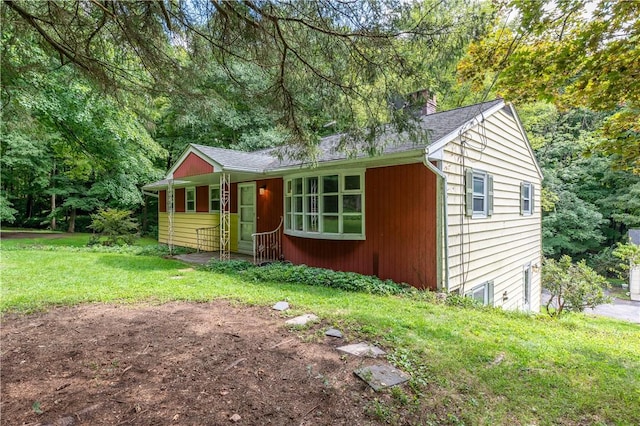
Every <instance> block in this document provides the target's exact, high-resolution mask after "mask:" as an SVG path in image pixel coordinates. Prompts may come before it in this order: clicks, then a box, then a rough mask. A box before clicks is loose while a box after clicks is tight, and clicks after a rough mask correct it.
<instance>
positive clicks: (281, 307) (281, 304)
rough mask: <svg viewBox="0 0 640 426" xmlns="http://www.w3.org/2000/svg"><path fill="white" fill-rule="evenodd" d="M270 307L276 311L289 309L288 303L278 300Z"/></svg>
mask: <svg viewBox="0 0 640 426" xmlns="http://www.w3.org/2000/svg"><path fill="white" fill-rule="evenodd" d="M272 308H273V309H275V310H276V311H286V310H287V309H289V303H288V302H278V303H276V304H275V305H273V306H272Z"/></svg>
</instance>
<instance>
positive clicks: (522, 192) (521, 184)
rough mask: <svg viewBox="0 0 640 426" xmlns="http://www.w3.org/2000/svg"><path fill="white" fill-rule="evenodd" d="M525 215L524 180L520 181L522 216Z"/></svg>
mask: <svg viewBox="0 0 640 426" xmlns="http://www.w3.org/2000/svg"><path fill="white" fill-rule="evenodd" d="M522 215H524V182H520V216H522Z"/></svg>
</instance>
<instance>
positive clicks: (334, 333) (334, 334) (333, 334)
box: [324, 328, 342, 339]
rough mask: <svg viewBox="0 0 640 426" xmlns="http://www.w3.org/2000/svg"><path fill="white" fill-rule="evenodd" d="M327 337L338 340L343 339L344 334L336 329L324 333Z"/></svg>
mask: <svg viewBox="0 0 640 426" xmlns="http://www.w3.org/2000/svg"><path fill="white" fill-rule="evenodd" d="M324 335H325V336H329V337H337V338H338V339H342V332H341V331H340V330H337V329H335V328H330V329H328V330H327V331H325V332H324Z"/></svg>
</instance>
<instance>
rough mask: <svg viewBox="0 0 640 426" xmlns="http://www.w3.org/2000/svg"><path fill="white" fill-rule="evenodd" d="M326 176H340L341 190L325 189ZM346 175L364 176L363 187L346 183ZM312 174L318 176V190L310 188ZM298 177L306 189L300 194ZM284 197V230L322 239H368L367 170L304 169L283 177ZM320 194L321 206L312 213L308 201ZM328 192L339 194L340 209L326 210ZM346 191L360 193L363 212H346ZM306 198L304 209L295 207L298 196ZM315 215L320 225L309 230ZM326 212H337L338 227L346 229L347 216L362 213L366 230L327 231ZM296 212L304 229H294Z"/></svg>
mask: <svg viewBox="0 0 640 426" xmlns="http://www.w3.org/2000/svg"><path fill="white" fill-rule="evenodd" d="M326 176H338V191H337V192H330V193H327V192H325V191H324V188H323V185H324V184H322V179H323V177H326ZM346 176H359V177H360V188H359V189H346V185H345V177H346ZM309 178H317V182H318V184H317V192H315V193H314V192H309V188H308V187H307V185H308V182H309ZM296 179H301V180H302V192H301V193H300V194H294V192H295V191H294V181H295V180H296ZM283 185H284V188H283V192H284V196H283V200H284V206H283V211H284V215H285V225H284V233H285V234H286V235H291V236H295V237H302V238H313V239H319V240H365V239H366V213H365V192H366V190H365V170H363V169H356V170H350V171H347V172H338V171H326V172H319V173H303V174H295V175H291V176H288V177H286V178H285V179H284V180H283ZM314 195H315V196H316V197H317V200H316V202H317V209H316V212H313V213H310V212H309V211H307V210H308V205H309V204H308V202H311V200H310V199H311V198H313V196H314ZM325 195H335V196H337V197H338V211H337V212H336V213H330V214H327V213H326V212H323V206H324V196H325ZM345 195H360V212H356V213H345V212H344V201H343V200H344V196H345ZM298 197H299V198H301V199H302V211H301V212H297V211H296V210H295V209H294V208H293V207H294V206H293V203H294V200H295V198H298ZM288 203H291V208H290V209H288V208H287V206H288ZM313 215H316V216H317V224H318V225H317V226H318V231H309V230H307V226H308V222H307V219H308V217H311V216H313ZM323 215H324V216H334V215H335V216H337V217H338V229H339V230H343V229H344V228H343V227H344V219H345V217H349V216H354V217H355V216H359V217H361V223H362V232H361V233H360V234H346V233H344V232H339V233H330V232H323V230H322V227H323V220H322V218H323ZM296 216H301V217H302V230H295V229H293V224H294V218H295V217H296Z"/></svg>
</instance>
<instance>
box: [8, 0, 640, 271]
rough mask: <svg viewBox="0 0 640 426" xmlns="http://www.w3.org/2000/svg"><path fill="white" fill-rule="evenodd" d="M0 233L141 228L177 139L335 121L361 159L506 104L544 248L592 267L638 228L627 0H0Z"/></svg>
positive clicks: (204, 139)
mask: <svg viewBox="0 0 640 426" xmlns="http://www.w3.org/2000/svg"><path fill="white" fill-rule="evenodd" d="M0 7H1V11H0V13H1V15H0V16H1V19H2V51H1V55H2V57H1V75H0V76H1V85H2V87H1V89H2V90H1V105H0V106H1V108H2V109H1V111H2V122H1V123H0V131H1V136H0V137H1V139H0V143H1V146H0V149H1V151H0V154H1V157H0V166H1V171H0V180H1V181H0V220H1V222H2V226H3V227H6V226H9V225H10V226H16V227H29V228H50V229H58V230H64V231H68V232H74V231H85V230H87V226H88V225H89V224H90V214H91V213H95V212H96V211H97V210H98V209H100V208H107V207H112V208H119V209H129V210H133V211H135V212H136V214H137V215H138V216H139V219H140V223H141V225H142V230H143V231H144V232H146V233H148V234H154V233H155V232H157V223H156V221H155V219H154V218H155V215H156V210H157V205H156V201H155V199H154V198H152V197H145V196H144V195H143V193H142V191H141V187H142V185H144V184H146V183H149V182H152V181H155V180H158V179H161V178H162V177H163V175H164V173H165V172H166V170H167V169H168V168H169V166H170V165H171V164H172V163H173V162H174V161H175V160H176V159H177V157H178V156H179V155H180V153H181V152H182V151H183V150H184V149H185V147H186V146H187V144H189V143H200V144H204V145H211V146H220V147H225V148H233V149H240V150H254V149H259V148H265V147H273V146H279V147H281V149H282V151H281V152H282V155H289V156H298V157H305V158H310V159H313V156H314V147H315V146H316V144H317V142H318V140H319V138H320V137H322V136H325V135H328V134H333V133H337V132H345V134H347V135H349V137H348V138H346V139H345V149H349V144H350V143H357V144H359V145H358V146H363V145H364V146H365V147H367V150H368V151H369V153H370V154H371V155H375V153H376V148H377V147H376V136H377V135H378V134H379V132H380V131H381V130H382V129H383V128H384V126H387V125H390V126H394V127H396V128H397V129H400V130H402V129H409V130H410V129H411V128H412V125H413V124H414V122H413V117H414V114H412V113H411V111H410V109H408V108H403V107H401V106H404V105H405V104H406V101H407V99H405V97H404V95H405V94H408V93H411V92H415V91H417V90H420V89H424V88H428V89H429V90H430V91H431V92H432V93H434V94H435V95H436V96H437V99H438V110H445V109H450V108H455V107H458V106H464V105H468V104H472V103H476V102H482V101H484V100H490V99H493V98H495V97H496V96H502V97H504V98H505V99H506V100H507V101H510V102H514V104H515V105H516V108H517V109H518V112H519V113H520V116H521V119H522V121H523V123H524V125H525V127H526V129H527V132H528V136H529V139H530V142H531V144H532V147H533V149H534V151H535V153H536V156H537V159H538V161H539V163H540V166H541V168H542V170H543V173H544V181H543V188H542V209H543V219H542V224H543V251H544V254H545V255H546V256H549V257H555V258H558V257H560V256H561V255H563V254H568V255H570V256H572V257H574V258H585V259H587V261H588V262H589V264H590V265H591V266H592V267H594V268H595V269H596V270H598V271H599V272H600V273H603V274H608V273H609V269H610V268H611V267H612V266H613V265H614V264H615V263H616V262H617V259H615V258H613V257H612V255H611V251H612V248H613V247H614V246H615V244H616V243H618V242H621V241H625V239H626V234H627V231H628V229H630V228H634V227H635V228H638V227H640V137H639V136H640V99H639V98H640V78H639V77H638V76H640V61H639V60H638V58H640V48H639V47H638V46H640V19H639V17H640V2H635V1H624V0H621V1H618V2H608V1H600V2H596V1H594V2H584V1H575V0H556V1H554V2H547V1H542V0H541V1H535V2H531V1H527V0H505V1H485V2H483V1H478V2H468V1H462V0H452V1H446V2H445V1H439V0H424V1H417V2H410V1H406V0H405V1H398V0H357V1H353V2H338V1H333V0H319V1H313V2H305V1H296V2H281V1H273V0H266V1H229V2H218V1H205V0H192V1H189V2H177V1H174V0H163V1H144V2H143V1H127V2H124V1H122V2H120V1H98V0H88V1H85V0H83V1H81V0H76V1H64V2H63V1H60V2H56V1H54V2H29V1H14V2H8V1H5V2H3V3H2V5H1V6H0Z"/></svg>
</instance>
